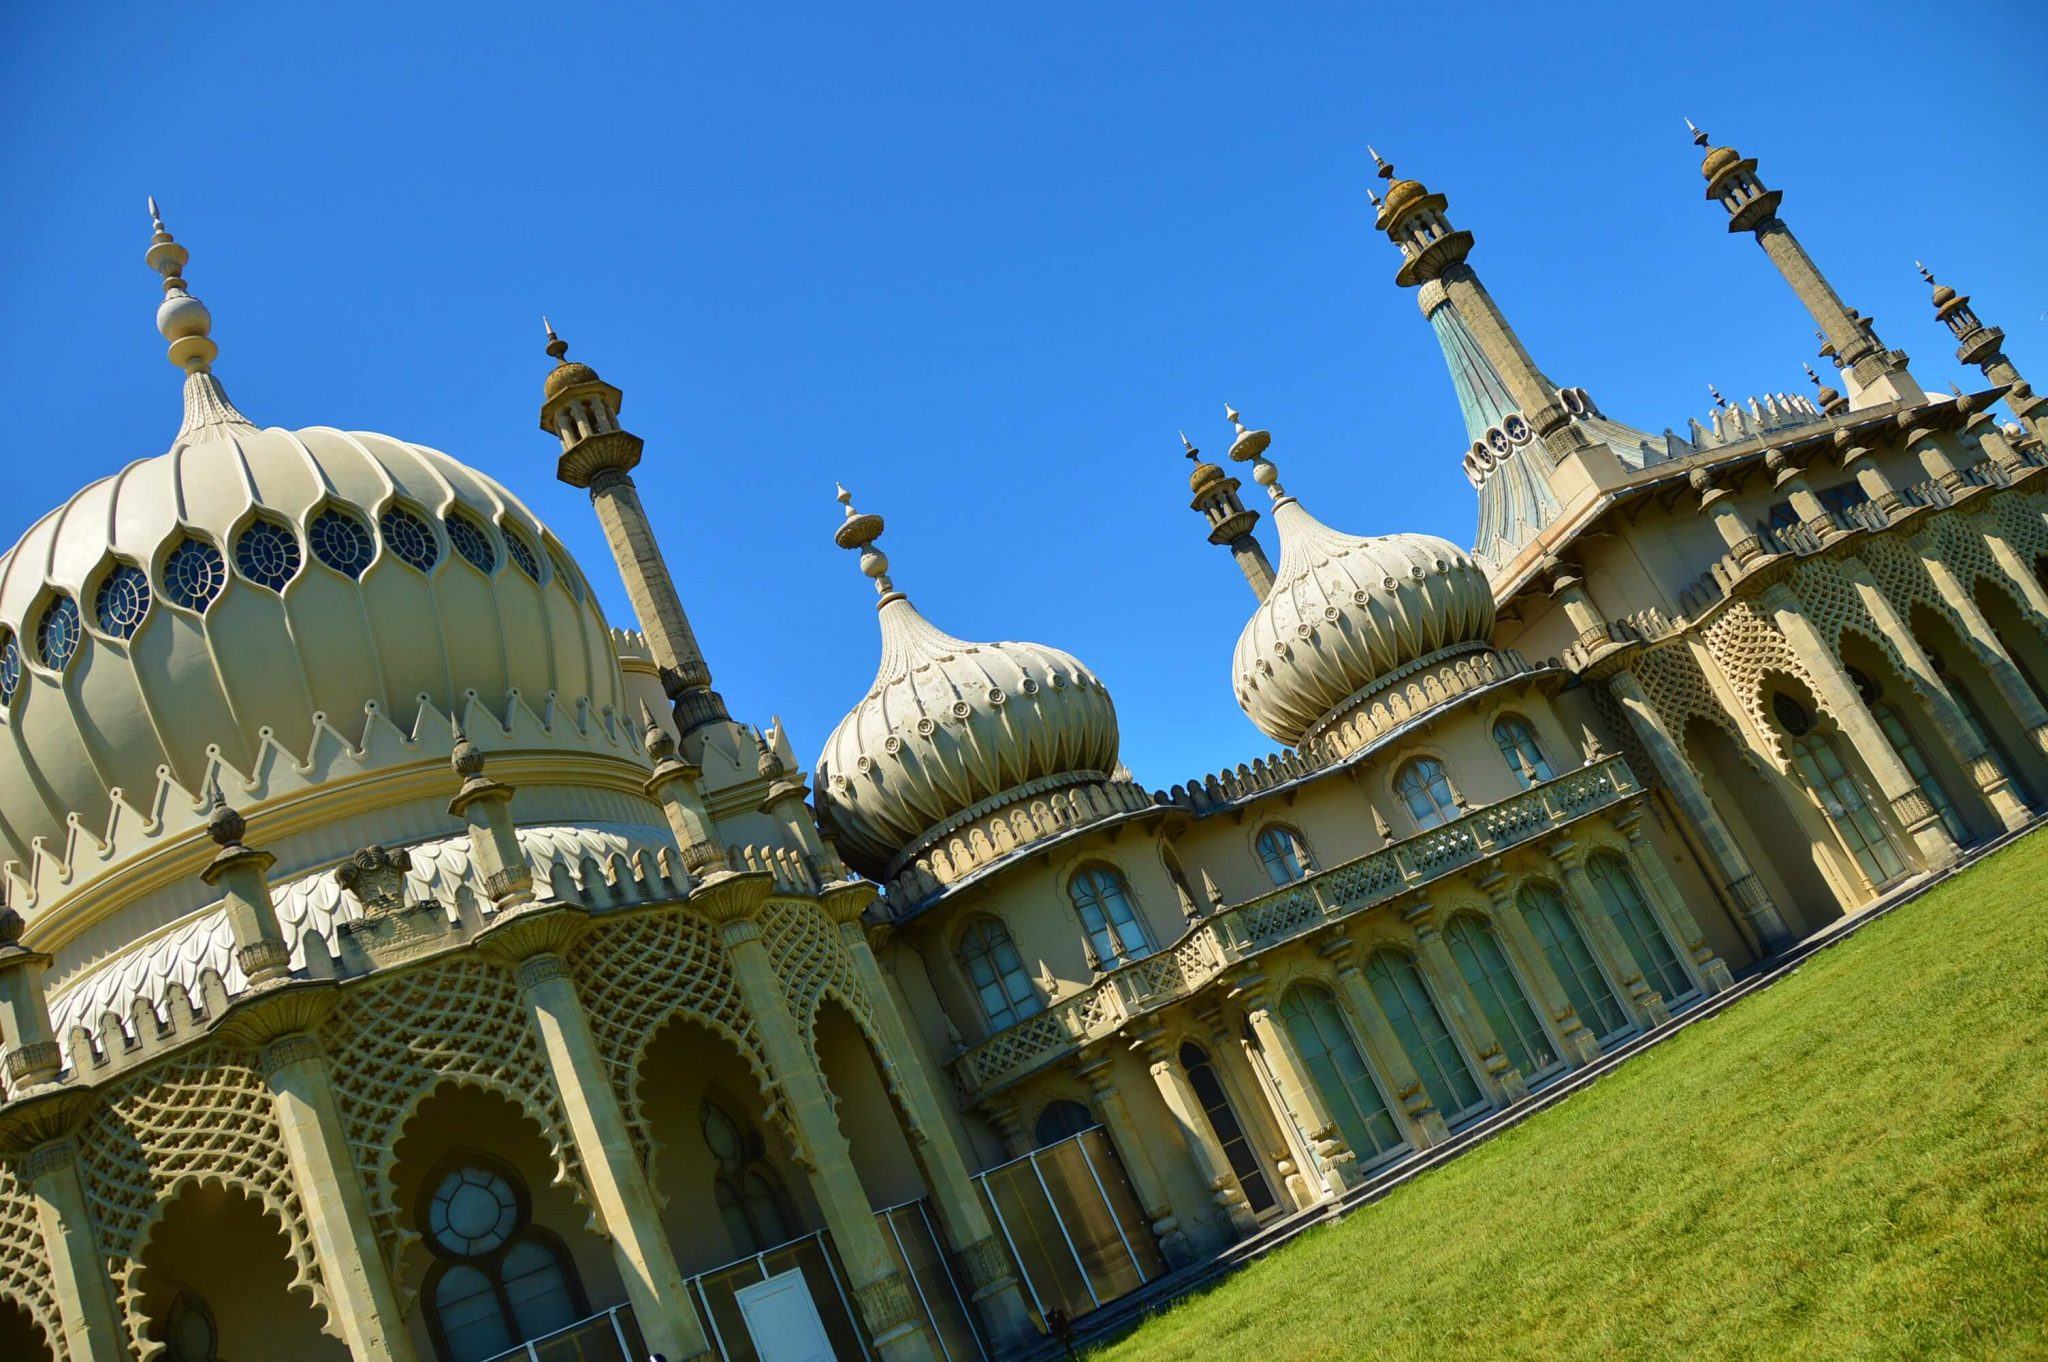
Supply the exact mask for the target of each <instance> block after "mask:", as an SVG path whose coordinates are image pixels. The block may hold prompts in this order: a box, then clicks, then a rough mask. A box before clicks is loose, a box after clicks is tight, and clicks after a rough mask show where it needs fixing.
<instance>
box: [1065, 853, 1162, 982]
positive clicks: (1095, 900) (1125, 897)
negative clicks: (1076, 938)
mask: <svg viewBox="0 0 2048 1362" xmlns="http://www.w3.org/2000/svg"><path fill="white" fill-rule="evenodd" d="M1105 879H1106V880H1107V881H1108V883H1109V886H1110V888H1111V889H1112V890H1114V891H1115V897H1116V898H1117V899H1120V900H1122V902H1123V905H1124V907H1125V908H1126V909H1128V910H1129V912H1130V915H1131V916H1130V922H1131V926H1132V928H1133V929H1134V930H1135V931H1136V933H1137V937H1138V947H1137V948H1136V949H1131V948H1128V947H1125V946H1123V945H1120V944H1118V936H1117V933H1116V925H1117V924H1116V922H1115V920H1114V918H1112V916H1111V915H1110V912H1109V907H1108V904H1109V896H1108V895H1105V894H1104V893H1102V892H1101V890H1099V889H1097V888H1094V887H1092V884H1091V887H1090V888H1089V889H1088V890H1087V891H1086V892H1087V893H1088V895H1089V904H1084V903H1083V901H1082V897H1081V896H1082V892H1083V891H1082V884H1083V881H1095V880H1105ZM1067 904H1068V906H1069V907H1070V908H1072V909H1073V912H1074V918H1075V920H1076V921H1077V922H1078V923H1079V924H1080V926H1081V936H1082V940H1083V942H1084V943H1085V944H1086V946H1087V949H1088V953H1089V954H1090V955H1091V956H1093V957H1094V959H1095V968H1096V969H1097V970H1098V971H1108V970H1112V969H1115V968H1117V967H1118V966H1120V965H1128V964H1130V963H1131V962H1133V961H1135V960H1143V959H1144V958H1146V957H1147V956H1149V955H1153V954H1155V953H1157V951H1158V950H1159V946H1158V944H1157V943H1156V942H1154V941H1153V940H1152V933H1151V931H1150V930H1149V929H1148V928H1147V927H1146V925H1145V914H1144V910H1143V909H1141V908H1139V906H1138V896H1137V894H1136V893H1135V892H1133V890H1132V889H1131V881H1130V878H1129V876H1127V875H1125V874H1124V873H1123V871H1121V870H1119V869H1117V868H1116V867H1115V866H1113V865H1110V864H1108V863H1107V862H1103V861H1093V862H1090V863H1089V864H1087V865H1084V866H1081V867H1080V868H1078V869H1077V870H1075V871H1074V873H1073V874H1071V875H1069V876H1068V877H1067ZM1090 904H1092V905H1093V906H1095V907H1096V908H1098V910H1099V911H1100V912H1101V913H1102V924H1103V925H1102V933H1101V935H1102V938H1103V940H1097V939H1096V931H1095V929H1094V928H1092V927H1090V926H1089V925H1088V906H1089V905H1090ZM1104 941H1107V942H1108V943H1109V944H1110V946H1111V947H1112V949H1111V950H1108V951H1105V950H1104V949H1103V945H1104Z"/></svg>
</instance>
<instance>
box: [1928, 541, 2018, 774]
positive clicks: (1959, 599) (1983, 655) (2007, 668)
mask: <svg viewBox="0 0 2048 1362" xmlns="http://www.w3.org/2000/svg"><path fill="white" fill-rule="evenodd" d="M1914 547H1915V549H1917V550H1918V552H1919V554H1920V562H1921V564H1922V566H1924V567H1925V568H1926V569H1927V575H1928V576H1929V577H1931V578H1933V579H1934V586H1935V589H1936V590H1937V591H1939V592H1940V593H1941V599H1942V601H1943V602H1944V603H1945V604H1946V605H1947V606H1948V608H1949V609H1950V610H1952V611H1954V612H1955V615H1956V621H1957V623H1959V624H1960V625H1961V626H1962V628H1961V629H1960V630H1959V632H1960V633H1961V634H1962V636H1963V641H1964V643H1965V644H1966V645H1968V646H1969V647H1971V648H1973V649H1975V650H1976V653H1977V660H1978V661H1979V662H1981V663H1983V664H1984V670H1985V671H1987V672H1989V673H1990V674H1991V680H1992V683H1993V684H1995V685H1996V686H1997V687H1998V693H1999V696H2000V697H2001V698H2002V699H2004V701H2005V703H2006V704H2007V705H2008V706H2010V707H2011V709H2012V712H2013V713H2014V714H2015V715H2016V716H2017V717H2018V718H2019V721H2020V723H2021V725H2023V726H2024V727H2025V728H2026V730H2027V736H2028V737H2029V738H2030V739H2031V740H2032V742H2033V744H2034V746H2035V748H2036V749H2038V750H2039V751H2041V752H2042V753H2044V754H2048V710H2044V709H2043V708H2042V706H2041V699H2040V697H2039V696H2037V695H2035V694H2034V688H2033V687H2032V686H2030V685H2028V684H2027V678H2026V677H2024V676H2022V675H2020V669H2019V666H2018V664H2017V663H2015V662H2014V661H2013V660H2012V657H2011V656H2010V655H2009V654H2008V653H2007V652H2006V651H2005V649H2004V648H2003V647H2001V646H2000V645H1999V642H1998V635H1997V634H1995V633H1993V632H1992V629H1991V621H1990V620H1987V619H1985V618H1984V612H1983V611H1981V610H1979V609H1978V608H1977V602H1976V599H1975V598H1974V597H1973V596H1971V595H1970V593H1969V591H1968V590H1967V589H1965V588H1964V586H1963V584H1962V582H1961V581H1960V580H1959V579H1958V578H1957V577H1956V574H1955V571H1954V569H1952V568H1950V567H1949V565H1948V564H1947V563H1946V562H1944V561H1943V560H1942V559H1941V557H1940V556H1939V554H1938V553H1937V552H1935V551H1934V550H1933V549H1931V548H1929V547H1928V546H1926V545H1924V544H1921V543H1919V542H1918V541H1915V544H1914Z"/></svg>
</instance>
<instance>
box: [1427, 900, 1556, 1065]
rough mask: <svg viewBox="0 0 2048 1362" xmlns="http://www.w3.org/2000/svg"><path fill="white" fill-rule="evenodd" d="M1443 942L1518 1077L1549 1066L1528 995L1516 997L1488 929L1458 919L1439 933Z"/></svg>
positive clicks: (1546, 1040) (1549, 1054) (1518, 991)
mask: <svg viewBox="0 0 2048 1362" xmlns="http://www.w3.org/2000/svg"><path fill="white" fill-rule="evenodd" d="M1444 941H1445V943H1446V944H1448V945H1449V946H1450V948H1451V958H1452V959H1453V960H1456V961H1457V962H1458V973H1460V974H1462V975H1464V976H1465V984H1466V986H1467V987H1468V988H1470V989H1471V990H1472V995H1473V996H1474V997H1476V998H1477V999H1479V1010H1480V1011H1482V1012H1484V1013H1485V1014H1486V1020H1487V1023H1488V1024H1489V1025H1491V1026H1492V1027H1493V1036H1494V1039H1495V1040H1498V1041H1499V1042H1500V1044H1501V1048H1502V1049H1503V1050H1505V1051H1507V1056H1508V1062H1509V1063H1511V1064H1513V1065H1514V1066H1515V1067H1516V1068H1517V1069H1520V1070H1521V1071H1522V1076H1523V1077H1524V1078H1534V1077H1535V1076H1536V1075H1538V1074H1540V1073H1543V1072H1544V1071H1546V1070H1548V1069H1550V1068H1552V1067H1554V1066H1555V1065H1556V1064H1557V1051H1556V1050H1555V1049H1553V1048H1552V1047H1551V1044H1550V1036H1549V1033H1548V1032H1546V1031H1544V1029H1543V1024H1542V1023H1541V1022H1540V1021H1538V1020H1537V1019H1536V1009H1535V1008H1533V1007H1531V1006H1529V996H1528V995H1527V994H1526V993H1524V992H1522V984H1521V981H1520V980H1518V979H1517V978H1515V971H1514V969H1513V967H1512V966H1510V965H1509V964H1508V957H1507V952H1505V951H1503V950H1502V949H1501V947H1500V942H1499V940H1498V939H1497V938H1496V937H1495V936H1494V934H1493V929H1492V928H1491V927H1489V926H1487V925H1486V924H1485V923H1483V922H1476V921H1474V920H1473V919H1471V918H1469V917H1460V918H1458V919H1456V920H1455V921H1453V922H1452V923H1451V925H1450V926H1449V927H1446V928H1445V929H1444Z"/></svg>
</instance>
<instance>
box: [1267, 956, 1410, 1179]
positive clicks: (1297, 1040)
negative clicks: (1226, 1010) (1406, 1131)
mask: <svg viewBox="0 0 2048 1362" xmlns="http://www.w3.org/2000/svg"><path fill="white" fill-rule="evenodd" d="M1280 1019H1281V1021H1282V1022H1283V1023H1284V1024H1285V1025H1286V1027H1287V1034H1288V1036H1289V1037H1290V1038H1291V1039H1292V1040H1293V1041H1294V1048H1295V1050H1296V1051H1297V1052H1298V1053H1299V1054H1300V1055H1301V1062H1302V1065H1303V1067H1304V1068H1306V1069H1307V1070H1308V1075H1307V1076H1308V1079H1309V1081H1310V1082H1312V1083H1314V1084H1315V1085H1316V1091H1317V1093H1318V1094H1319V1095H1320V1096H1321V1097H1322V1099H1323V1105H1324V1106H1325V1107H1327V1108H1329V1112H1330V1117H1331V1119H1332V1120H1334V1121H1336V1123H1337V1129H1338V1130H1339V1131H1340V1132H1341V1133H1342V1134H1343V1136H1344V1142H1345V1143H1346V1144H1348V1145H1350V1146H1351V1152H1352V1153H1353V1154H1354V1155H1356V1156H1357V1159H1358V1162H1359V1163H1360V1164H1361V1165H1363V1164H1368V1163H1371V1162H1373V1161H1374V1160H1375V1159H1377V1158H1378V1157H1379V1156H1380V1155H1382V1154H1387V1153H1391V1152H1392V1151H1394V1150H1397V1149H1405V1148H1407V1145H1408V1142H1407V1141H1406V1140H1404V1139H1402V1138H1401V1132H1400V1128H1399V1127H1398V1126H1396V1125H1395V1124H1394V1118H1393V1115H1392V1114H1391V1113H1390V1112H1388V1110H1387V1103H1386V1099H1385V1098H1383V1097H1382V1096H1381V1095H1380V1090H1379V1085H1378V1084H1377V1083H1375V1082H1374V1081H1373V1077H1372V1071H1371V1070H1370V1069H1369V1068H1367V1067H1366V1063H1365V1056H1364V1055H1363V1054H1361V1053H1360V1052H1359V1049H1358V1045H1357V1043H1356V1042H1355V1041H1353V1040H1352V1038H1351V1028H1350V1027H1349V1026H1347V1025H1346V1024H1345V1022H1344V1018H1343V1016H1342V1014H1341V1013H1340V1012H1339V1011H1338V1009H1337V1001H1336V999H1334V998H1332V997H1331V996H1330V995H1329V993H1328V992H1327V991H1325V990H1323V989H1320V988H1315V987H1312V986H1308V985H1300V984H1297V985H1296V986H1295V987H1293V988H1291V989H1289V990H1288V991H1287V996H1286V998H1285V999H1284V1000H1282V1002H1281V1004H1280Z"/></svg>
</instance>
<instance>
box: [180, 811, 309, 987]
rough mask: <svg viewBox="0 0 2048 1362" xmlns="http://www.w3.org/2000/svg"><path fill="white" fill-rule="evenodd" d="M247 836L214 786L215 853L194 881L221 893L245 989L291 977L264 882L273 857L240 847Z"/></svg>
mask: <svg viewBox="0 0 2048 1362" xmlns="http://www.w3.org/2000/svg"><path fill="white" fill-rule="evenodd" d="M247 831H248V826H247V824H245V823H244V822H243V821H242V816H241V815H240V814H238V813H236V812H235V811H234V810H233V809H231V808H229V807H228V804H227V800H226V799H224V798H223V797H222V796H221V792H220V786H219V785H218V784H215V785H214V787H213V812H212V813H211V814H210V815H208V817H207V820H206V833H207V836H209V837H211V838H213V841H214V845H216V846H218V847H219V848H220V850H219V851H218V852H216V853H214V857H213V859H212V860H211V861H209V862H207V863H206V866H205V868H204V869H202V870H201V871H200V872H199V878H200V879H202V880H204V881H205V882H206V883H207V884H208V885H209V886H212V887H215V888H218V889H219V890H220V891H221V907H222V908H223V909H224V910H225V911H226V913H227V919H228V930H229V931H230V932H231V933H232V934H233V935H234V939H235V963H236V964H237V965H240V966H241V967H242V974H243V976H244V977H245V978H246V979H247V980H248V981H249V987H251V988H261V987H263V986H265V985H267V984H275V983H280V982H282V981H284V980H285V979H288V978H290V977H291V972H292V970H291V958H292V953H291V947H290V946H288V945H286V944H285V939H284V929H283V928H282V927H281V926H279V925H278V921H277V908H276V905H274V904H273V903H271V901H270V882H269V880H268V879H266V878H265V876H266V875H268V873H269V871H270V867H271V866H273V865H275V864H276V863H277V858H276V857H275V856H272V855H271V854H270V853H269V852H267V851H257V850H253V849H251V848H249V847H246V846H243V845H242V835H243V833H245V832H247Z"/></svg>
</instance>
